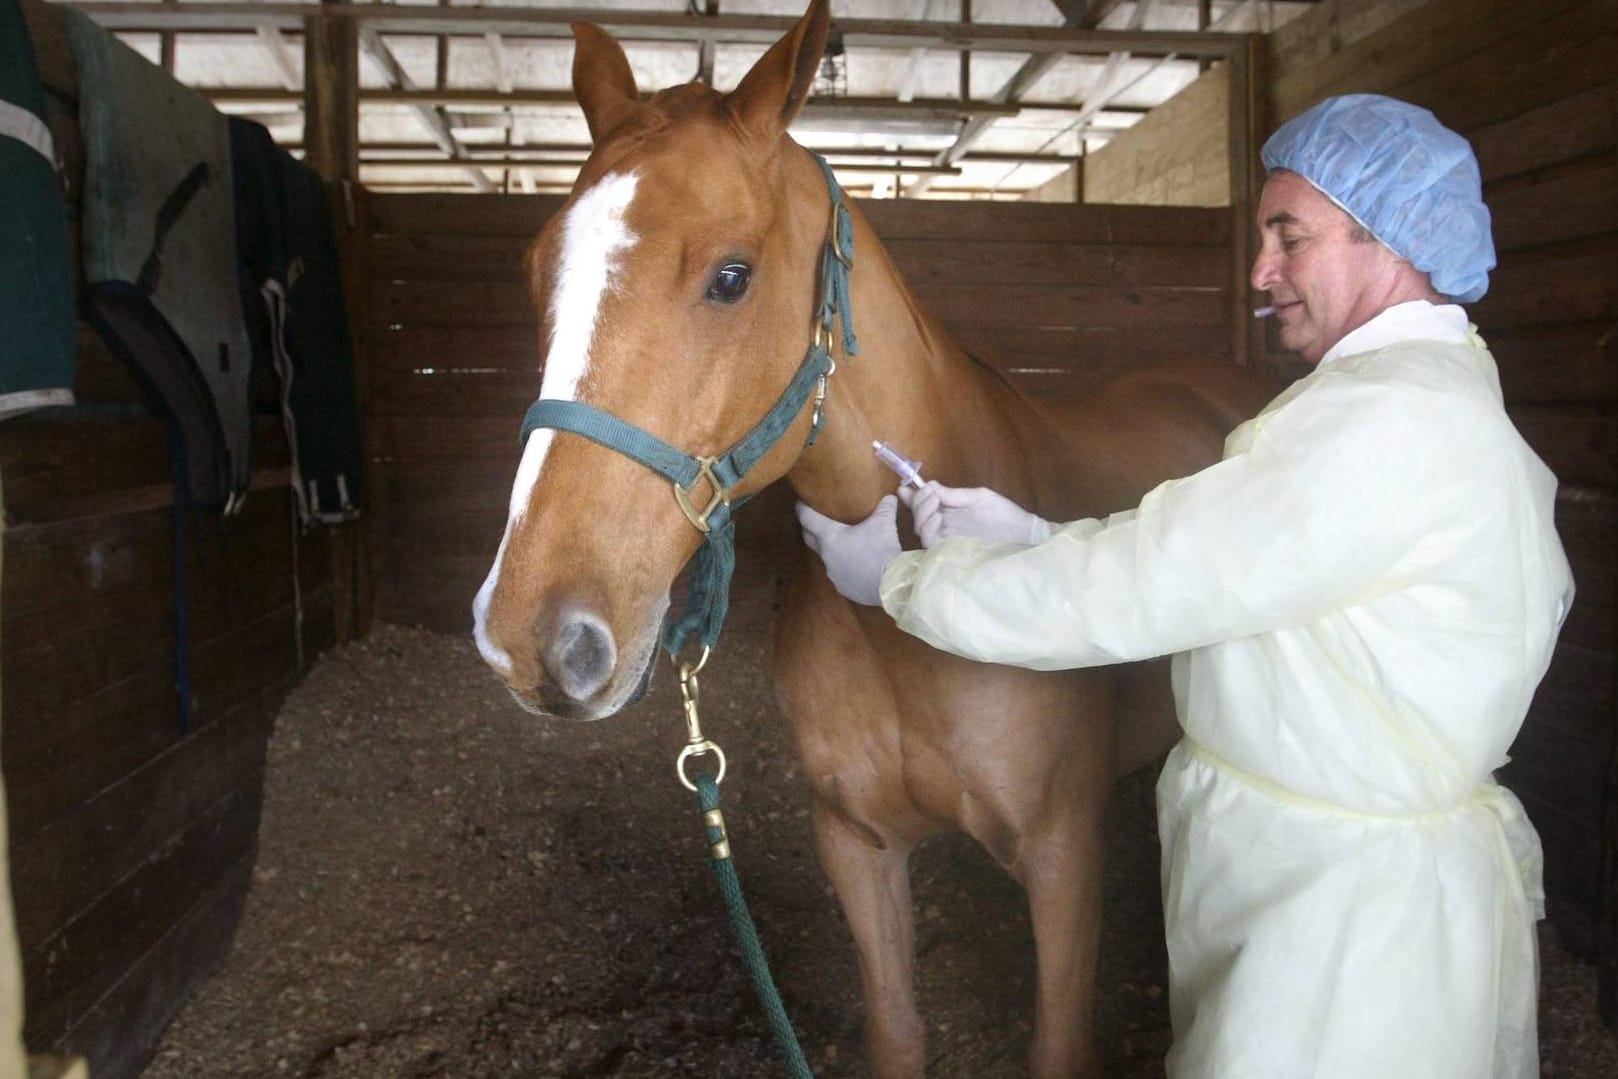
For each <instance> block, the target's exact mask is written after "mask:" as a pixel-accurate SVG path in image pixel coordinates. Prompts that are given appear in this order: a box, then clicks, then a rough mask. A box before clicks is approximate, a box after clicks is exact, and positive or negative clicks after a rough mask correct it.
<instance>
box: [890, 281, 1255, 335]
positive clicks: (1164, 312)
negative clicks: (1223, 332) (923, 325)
mask: <svg viewBox="0 0 1618 1079" xmlns="http://www.w3.org/2000/svg"><path fill="white" fill-rule="evenodd" d="M915 293H916V298H917V299H918V300H920V301H921V302H922V304H923V305H924V306H926V307H927V308H928V309H929V310H931V311H935V312H939V313H940V319H939V321H940V322H942V323H943V324H944V325H945V326H947V327H958V326H983V325H990V326H1004V325H1018V324H1021V325H1032V326H1038V327H1042V328H1043V327H1052V326H1062V327H1066V326H1072V327H1093V326H1120V327H1130V326H1161V327H1183V326H1216V325H1217V326H1225V325H1227V323H1226V319H1227V317H1228V315H1229V311H1228V310H1227V303H1228V300H1229V292H1228V291H1224V290H1219V289H1214V288H1155V287H1150V286H1143V287H1139V288H1128V287H1118V288H1114V287H1092V288H1055V287H1047V288H1040V289H1025V288H1018V287H1016V286H1004V285H998V284H980V285H977V286H966V285H923V286H918V287H917V288H916V289H915Z"/></svg>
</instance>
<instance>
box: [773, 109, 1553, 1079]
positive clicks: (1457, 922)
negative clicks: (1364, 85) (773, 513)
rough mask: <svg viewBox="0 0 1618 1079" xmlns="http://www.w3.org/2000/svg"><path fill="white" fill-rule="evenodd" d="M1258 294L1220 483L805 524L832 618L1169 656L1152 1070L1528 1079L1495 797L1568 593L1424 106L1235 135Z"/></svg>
mask: <svg viewBox="0 0 1618 1079" xmlns="http://www.w3.org/2000/svg"><path fill="white" fill-rule="evenodd" d="M1263 159H1264V162H1265V166H1266V168H1267V169H1268V170H1269V178H1268V181H1267V182H1266V184H1265V188H1264V193H1263V197H1262V201H1261V203H1260V206H1259V211H1258V224H1259V228H1260V231H1261V233H1262V245H1261V248H1260V251H1259V254H1258V257H1257V259H1256V260H1255V263H1254V266H1253V273H1252V284H1253V286H1254V288H1256V289H1260V290H1263V291H1266V292H1268V293H1269V296H1270V299H1271V301H1272V303H1273V304H1274V307H1275V317H1276V318H1278V319H1279V321H1280V327H1281V340H1282V342H1283V343H1284V344H1285V345H1287V347H1289V348H1291V349H1295V350H1296V351H1297V352H1299V353H1300V354H1301V355H1302V356H1303V357H1304V358H1305V359H1307V360H1309V361H1311V362H1313V363H1315V364H1316V365H1317V366H1316V369H1315V371H1314V372H1313V373H1311V374H1310V375H1308V376H1307V377H1305V378H1303V379H1301V380H1300V381H1298V382H1296V383H1295V384H1293V385H1292V386H1291V387H1290V388H1288V389H1287V390H1286V392H1284V393H1283V394H1281V396H1279V397H1278V398H1276V400H1275V401H1273V402H1272V403H1271V404H1270V405H1269V406H1267V407H1266V408H1265V409H1264V411H1263V412H1262V413H1260V415H1259V416H1257V417H1256V418H1255V419H1254V420H1252V421H1251V422H1249V423H1247V424H1244V425H1243V426H1241V427H1240V428H1238V429H1237V430H1236V431H1234V432H1233V433H1232V434H1231V436H1230V437H1229V439H1228V440H1227V442H1226V446H1225V455H1224V459H1223V460H1222V461H1221V462H1220V463H1219V464H1217V465H1214V466H1212V467H1210V468H1208V469H1206V470H1204V471H1202V472H1200V473H1197V474H1196V475H1194V476H1191V477H1188V478H1186V479H1183V480H1176V481H1171V482H1168V483H1165V484H1163V485H1162V486H1160V487H1158V488H1157V489H1155V490H1154V491H1152V492H1151V493H1150V494H1148V495H1147V496H1146V498H1145V499H1144V500H1143V501H1142V503H1141V504H1140V506H1139V507H1138V508H1136V509H1134V510H1130V511H1127V512H1124V513H1119V514H1115V515H1113V516H1112V517H1110V518H1108V519H1107V520H1104V521H1102V520H1081V521H1076V522H1073V523H1071V524H1067V525H1052V524H1049V523H1047V522H1045V521H1042V520H1040V519H1039V518H1038V517H1035V516H1034V515H1032V514H1029V513H1027V512H1025V511H1024V510H1022V509H1021V508H1019V507H1017V506H1016V505H1014V504H1012V503H1011V502H1009V501H1007V500H1006V499H1004V498H1002V497H1000V496H999V495H996V494H994V493H993V492H989V491H985V490H982V489H973V490H959V489H952V488H948V487H941V486H938V485H936V484H929V485H928V486H927V487H926V488H924V489H922V490H921V491H919V492H915V493H913V494H912V493H911V492H909V491H906V492H903V494H904V496H905V499H906V501H907V503H908V504H909V505H910V507H911V511H912V513H913V515H914V517H915V523H916V531H917V534H918V536H919V537H920V538H921V540H922V542H923V544H924V545H925V546H926V547H927V550H925V551H916V552H907V553H903V554H901V553H900V552H899V542H898V537H897V535H896V533H895V531H894V526H893V503H892V501H891V500H890V499H884V500H883V505H882V506H880V507H879V509H878V512H877V513H876V514H874V515H873V516H872V517H871V518H869V519H868V520H867V521H865V522H863V523H861V524H858V525H852V526H850V525H842V524H839V523H838V522H835V521H831V520H829V519H828V518H825V517H823V516H821V515H820V514H817V513H816V512H815V511H814V510H812V509H809V508H808V507H800V509H799V519H800V521H801V522H802V524H803V526H804V531H805V538H806V540H807V542H808V543H809V545H810V546H811V547H812V548H814V549H815V550H817V551H818V552H819V553H820V554H821V557H822V558H823V559H824V561H825V563H826V569H827V572H828V574H829V575H830V577H831V579H832V581H833V583H834V584H836V585H837V587H838V588H839V590H840V591H842V592H843V593H844V594H845V595H847V596H849V598H851V599H855V600H857V601H859V602H866V603H875V602H878V600H879V599H880V602H881V603H882V604H883V606H884V607H886V609H887V611H888V612H889V613H890V614H891V615H892V616H893V617H894V618H895V620H896V621H897V622H898V624H899V625H900V626H901V627H902V628H903V629H905V630H907V631H909V632H911V633H913V634H916V635H917V636H919V637H921V638H923V639H925V640H927V641H928V642H930V643H932V644H933V645H935V646H936V647H939V648H943V649H946V650H948V651H951V652H955V653H958V654H960V655H963V656H967V657H970V658H973V659H979V660H984V661H987V662H995V663H1013V664H1020V665H1023V666H1028V667H1036V668H1058V667H1075V666H1087V665H1093V664H1102V663H1112V662H1120V661H1129V660H1138V659H1145V658H1148V657H1151V656H1157V655H1164V654H1169V653H1173V654H1175V658H1174V661H1173V673H1174V691H1175V700H1176V706H1177V708H1178V713H1179V718H1180V722H1181V725H1182V727H1183V729H1184V735H1185V737H1184V739H1183V740H1182V741H1181V743H1180V744H1179V745H1178V746H1177V747H1176V748H1175V749H1174V750H1173V751H1172V752H1171V753H1170V755H1169V757H1168V760H1167V762H1166V763H1165V765H1164V767H1163V771H1162V775H1161V777H1160V779H1159V781H1158V788H1157V795H1158V816H1159V820H1158V824H1159V829H1160V833H1161V838H1162V845H1163V901H1164V902H1163V905H1164V914H1165V920H1166V931H1167V934H1168V950H1169V968H1170V969H1169V974H1170V990H1171V992H1170V1003H1171V1011H1172V1015H1173V1021H1174V1034H1175V1043H1174V1047H1173V1049H1172V1050H1171V1052H1170V1054H1169V1059H1168V1070H1169V1074H1170V1075H1171V1076H1174V1077H1175V1079H1188V1077H1196V1079H1203V1077H1209V1079H1212V1077H1219V1079H1304V1077H1316V1079H1328V1077H1329V1079H1371V1077H1375V1079H1400V1077H1407V1079H1482V1077H1489V1076H1494V1077H1511V1079H1527V1077H1530V1076H1535V1075H1538V1046H1537V1038H1536V999H1535V998H1536V994H1537V969H1536V966H1537V953H1536V948H1535V936H1534V922H1535V920H1536V919H1537V918H1539V917H1542V916H1543V902H1542V893H1541V890H1540V879H1539V878H1540V851H1539V842H1538V837H1537V836H1536V835H1535V833H1534V830H1533V828H1532V827H1531V826H1530V824H1529V823H1528V821H1527V820H1526V818H1525V817H1524V816H1523V812H1522V809H1521V806H1520V805H1519V803H1518V802H1517V800H1516V799H1515V798H1514V797H1513V796H1512V795H1511V794H1510V793H1509V792H1508V791H1506V790H1505V789H1503V788H1502V787H1500V786H1498V785H1497V784H1496V783H1495V782H1494V781H1493V779H1492V776H1491V773H1492V771H1493V770H1494V769H1495V768H1497V767H1499V766H1500V765H1501V764H1503V763H1504V762H1505V760H1506V750H1507V748H1508V747H1509V746H1510V744H1511V741H1512V739H1513V738H1514V737H1515V735H1516V733H1517V730H1518V728H1519V726H1520V725H1521V723H1522V720H1523V717H1524V715H1525V714H1526V711H1527V708H1528V704H1529V701H1530V699H1531V697H1532V695H1533V692H1534V689H1535V687H1536V686H1537V685H1538V683H1539V680H1540V678H1541V677H1542V676H1543V674H1544V672H1545V668H1546V666H1547V665H1548V663H1549V661H1550V656H1551V651H1552V648H1553V646H1554V644H1555V639H1556V635H1557V632H1558V630H1559V628H1560V626H1561V621H1562V618H1563V617H1564V616H1565V614H1566V611H1567V605H1568V604H1569V603H1570V602H1571V600H1572V581H1571V578H1570V576H1569V573H1568V567H1567V561H1566V559H1565V557H1564V556H1563V553H1562V548H1561V544H1560V543H1559V541H1558V539H1557V536H1556V532H1555V529H1554V526H1553V521H1552V515H1553V509H1554V498H1555V478H1554V477H1553V476H1552V475H1551V473H1550V472H1549V471H1548V470H1547V469H1546V468H1545V466H1544V465H1543V464H1542V463H1541V462H1540V461H1539V459H1538V458H1537V457H1536V456H1535V455H1534V454H1533V452H1532V451H1531V450H1529V448H1528V447H1527V446H1526V445H1525V444H1524V443H1523V441H1522V439H1521V438H1520V436H1519V435H1518V433H1517V432H1516V430H1515V429H1514V428H1513V427H1512V425H1511V423H1510V421H1509V420H1508V419H1507V417H1506V413H1505V411H1504V409H1503V407H1502V404H1501V395H1500V387H1499V382H1498V379H1497V377H1496V372H1495V366H1494V361H1493V359H1492V357H1491V356H1490V355H1489V353H1488V351H1487V350H1486V348H1485V346H1484V344H1483V342H1482V341H1481V340H1480V339H1479V338H1478V337H1477V335H1476V333H1475V331H1474V329H1473V328H1472V327H1471V326H1470V325H1469V324H1468V321H1467V318H1466V315H1465V313H1464V312H1463V311H1462V309H1461V308H1460V307H1459V306H1457V304H1458V303H1469V302H1473V301H1475V300H1477V299H1479V298H1480V297H1481V296H1482V295H1483V293H1484V291H1485V290H1486V289H1487V287H1488V271H1489V270H1490V269H1491V268H1492V267H1493V265H1494V249H1493V243H1492V241H1491V239H1490V236H1489V215H1488V210H1487V209H1486V208H1485V206H1484V205H1483V202H1482V197H1481V184H1480V180H1479V174H1478V168H1477V162H1476V160H1475V159H1474V157H1473V155H1472V152H1471V149H1470V147H1469V146H1468V145H1467V143H1466V141H1465V140H1464V139H1462V138H1461V137H1460V136H1458V135H1456V134H1454V133H1453V132H1451V131H1449V130H1447V129H1445V128H1444V127H1442V126H1441V125H1440V124H1439V123H1438V121H1437V120H1436V119H1434V117H1433V116H1432V115H1431V114H1430V113H1428V112H1426V111H1425V110H1422V109H1417V108H1415V107H1413V106H1410V105H1407V104H1405V103H1403V102H1398V101H1394V100H1391V99H1389V98H1384V97H1376V96H1368V95H1354V96H1348V97H1340V98H1334V99H1331V100H1328V101H1326V102H1324V103H1322V104H1321V105H1319V106H1317V107H1315V108H1314V109H1311V110H1310V111H1308V112H1306V113H1304V114H1303V115H1302V116H1299V117H1297V118H1296V119H1294V120H1292V121H1290V122H1288V123H1287V124H1285V125H1284V126H1282V127H1281V129H1280V130H1278V131H1277V132H1276V133H1275V135H1274V136H1273V137H1272V138H1271V139H1270V140H1269V141H1268V142H1267V143H1266V144H1265V146H1264V151H1263Z"/></svg>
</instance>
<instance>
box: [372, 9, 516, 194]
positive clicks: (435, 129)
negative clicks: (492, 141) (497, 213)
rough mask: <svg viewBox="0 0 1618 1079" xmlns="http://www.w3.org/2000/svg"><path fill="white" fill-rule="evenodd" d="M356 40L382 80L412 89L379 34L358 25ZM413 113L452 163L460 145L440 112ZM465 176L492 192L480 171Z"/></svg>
mask: <svg viewBox="0 0 1618 1079" xmlns="http://www.w3.org/2000/svg"><path fill="white" fill-rule="evenodd" d="M359 39H360V49H361V50H362V51H363V52H364V53H365V55H367V56H369V57H370V58H371V61H372V62H373V63H374V64H376V66H377V70H379V71H380V72H381V73H382V78H383V81H385V82H386V83H387V84H388V85H389V86H391V87H394V88H395V89H398V90H403V91H410V90H413V89H415V83H414V82H413V81H412V80H411V78H410V75H409V74H408V73H407V72H406V71H405V69H404V65H402V64H400V63H399V58H398V57H396V56H394V55H393V50H391V49H389V48H388V46H387V43H386V42H384V41H383V40H382V35H380V34H378V33H377V32H376V31H375V30H373V29H372V28H370V27H367V26H361V27H360V33H359ZM414 110H415V113H416V115H417V116H418V117H419V118H420V119H421V122H422V125H423V126H424V127H426V128H427V132H428V134H429V135H431V136H432V139H433V141H434V142H435V143H437V144H438V148H439V149H440V150H441V151H443V152H444V154H446V155H447V156H448V157H449V158H451V159H452V160H453V159H454V158H456V157H458V156H459V155H460V151H461V146H460V143H458V142H456V141H455V136H454V134H452V133H451V132H450V129H449V121H448V119H446V118H445V116H444V110H443V109H442V108H441V107H436V106H433V105H416V106H414ZM466 174H467V176H468V178H470V179H471V181H472V186H474V187H476V188H477V189H478V190H480V191H493V190H495V185H494V182H493V181H492V180H490V179H489V178H488V177H487V176H485V175H484V174H483V172H482V170H480V169H468V170H467V173H466Z"/></svg>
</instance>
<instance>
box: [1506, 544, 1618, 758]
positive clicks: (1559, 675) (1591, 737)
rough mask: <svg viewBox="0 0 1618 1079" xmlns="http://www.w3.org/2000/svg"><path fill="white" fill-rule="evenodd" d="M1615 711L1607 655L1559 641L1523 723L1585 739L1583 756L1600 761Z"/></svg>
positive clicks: (1617, 673)
mask: <svg viewBox="0 0 1618 1079" xmlns="http://www.w3.org/2000/svg"><path fill="white" fill-rule="evenodd" d="M1574 580H1575V581H1577V580H1578V577H1577V576H1575V578H1574ZM1574 602H1575V603H1582V602H1584V598H1583V597H1582V596H1580V597H1576V598H1575V600H1574ZM1615 714H1618V668H1615V666H1614V664H1613V662H1612V656H1611V655H1609V654H1607V653H1604V652H1600V651H1597V650H1595V649H1593V648H1585V647H1583V646H1581V645H1578V644H1574V643H1572V642H1571V641H1567V640H1559V641H1558V642H1557V645H1556V655H1555V656H1554V657H1553V658H1552V660H1551V666H1550V670H1548V671H1546V672H1545V679H1544V681H1542V682H1541V683H1540V685H1539V689H1538V691H1537V692H1536V693H1535V694H1534V703H1533V707H1532V708H1530V709H1529V713H1528V722H1529V723H1532V724H1535V725H1545V726H1549V727H1554V728H1555V729H1556V730H1557V731H1559V732H1561V733H1562V734H1563V735H1565V736H1567V737H1570V738H1577V739H1580V740H1582V741H1583V742H1584V743H1586V749H1585V754H1586V755H1587V756H1593V757H1595V758H1596V759H1597V760H1605V759H1606V757H1607V756H1608V751H1609V750H1610V749H1611V748H1613V746H1612V742H1613V716H1614V715H1615Z"/></svg>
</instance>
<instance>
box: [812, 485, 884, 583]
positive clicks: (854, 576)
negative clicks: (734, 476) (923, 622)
mask: <svg viewBox="0 0 1618 1079" xmlns="http://www.w3.org/2000/svg"><path fill="white" fill-rule="evenodd" d="M797 509H798V524H799V525H801V526H802V527H803V542H804V543H806V544H808V545H809V549H810V550H811V551H813V552H815V553H816V554H818V555H819V556H820V560H821V561H822V562H824V563H825V564H826V576H828V577H830V578H831V583H832V586H833V587H834V588H836V589H837V591H839V592H841V593H842V594H843V595H844V596H845V597H847V598H848V599H851V600H853V601H854V602H855V603H863V604H865V605H866V606H869V607H875V606H877V605H878V604H880V603H881V602H882V569H883V567H884V566H886V565H887V564H888V561H889V560H890V559H892V558H893V557H894V556H895V555H897V554H898V553H899V525H898V516H899V503H898V500H897V499H895V498H894V497H893V496H892V495H888V496H887V497H885V498H884V499H882V501H880V502H878V503H877V504H876V509H875V510H874V511H873V512H872V513H871V516H869V517H867V518H866V519H865V520H863V521H861V522H859V523H858V524H852V525H845V524H844V523H843V522H841V521H837V520H833V519H832V518H830V517H827V516H826V515H825V514H823V513H820V512H818V511H816V510H815V509H813V508H811V507H809V506H806V505H804V504H803V503H802V502H799V503H798V507H797Z"/></svg>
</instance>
